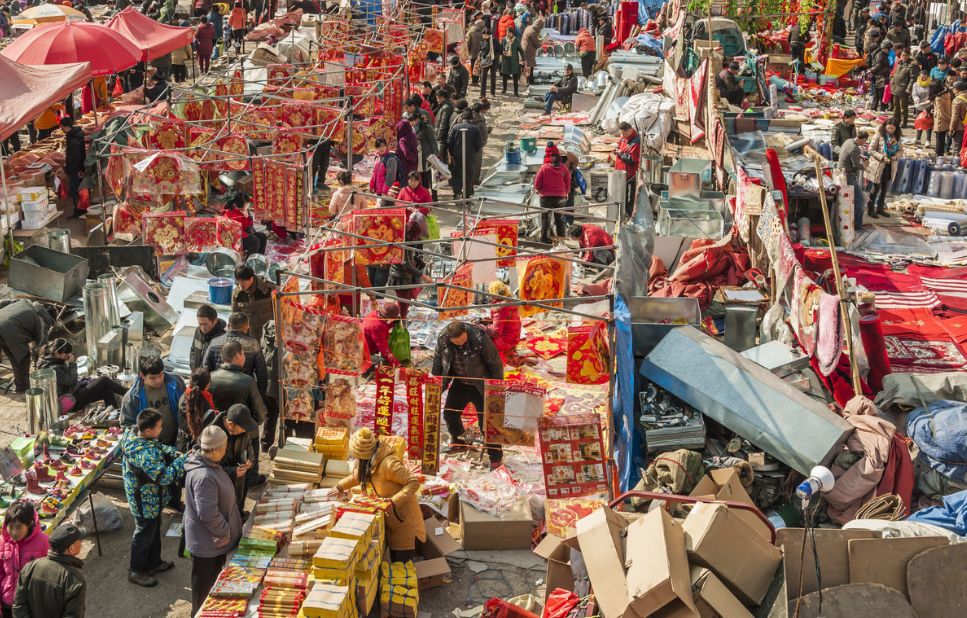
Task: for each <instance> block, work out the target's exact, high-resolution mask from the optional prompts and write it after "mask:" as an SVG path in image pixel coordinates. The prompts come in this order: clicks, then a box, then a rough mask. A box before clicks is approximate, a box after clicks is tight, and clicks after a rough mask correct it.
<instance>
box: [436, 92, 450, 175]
mask: <svg viewBox="0 0 967 618" xmlns="http://www.w3.org/2000/svg"><path fill="white" fill-rule="evenodd" d="M450 95H451V92H450V90H449V88H441V89H440V90H438V91H437V93H436V97H437V101H439V103H440V105H439V107H438V108H437V110H436V127H435V129H436V140H437V146H438V148H439V150H438V152H439V153H440V154H441V155H442V158H443V159H446V158H447V138H448V137H449V136H450V125H451V124H453V101H451V97H450Z"/></svg>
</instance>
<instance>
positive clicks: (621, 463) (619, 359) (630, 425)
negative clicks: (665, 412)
mask: <svg viewBox="0 0 967 618" xmlns="http://www.w3.org/2000/svg"><path fill="white" fill-rule="evenodd" d="M614 324H615V366H616V368H615V378H614V379H615V384H614V398H613V399H612V402H611V410H612V425H613V427H614V460H615V463H616V467H617V471H618V490H619V492H625V491H628V490H629V489H631V488H632V487H634V486H635V485H636V484H637V483H638V481H639V480H640V479H641V472H640V470H641V469H643V468H644V467H645V459H644V457H643V454H644V452H645V449H644V442H645V441H644V436H642V435H641V433H640V432H639V431H638V429H637V423H636V422H635V357H634V353H633V352H632V342H631V310H629V309H628V305H627V303H625V300H624V298H623V297H622V296H621V294H615V296H614Z"/></svg>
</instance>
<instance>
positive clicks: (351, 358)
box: [322, 315, 370, 376]
mask: <svg viewBox="0 0 967 618" xmlns="http://www.w3.org/2000/svg"><path fill="white" fill-rule="evenodd" d="M322 349H323V360H324V364H325V367H326V369H327V370H328V371H330V372H332V373H341V374H348V375H353V376H358V375H362V374H363V372H365V371H366V370H367V369H369V366H370V360H369V353H368V352H367V351H366V338H365V337H364V336H363V321H362V320H361V319H359V318H350V317H346V316H343V315H332V316H329V318H328V319H327V320H326V327H325V330H324V331H323V336H322Z"/></svg>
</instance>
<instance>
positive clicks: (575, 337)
mask: <svg viewBox="0 0 967 618" xmlns="http://www.w3.org/2000/svg"><path fill="white" fill-rule="evenodd" d="M565 376H566V380H567V382H568V384H605V383H607V381H608V379H609V378H610V377H611V370H610V368H609V367H608V337H607V334H606V331H605V327H604V322H598V323H597V324H594V325H587V326H568V327H567V365H566V371H565Z"/></svg>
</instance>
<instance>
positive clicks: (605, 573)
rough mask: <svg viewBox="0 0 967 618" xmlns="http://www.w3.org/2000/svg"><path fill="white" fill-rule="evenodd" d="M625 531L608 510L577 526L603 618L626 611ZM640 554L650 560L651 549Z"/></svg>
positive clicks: (615, 617) (614, 617) (624, 522)
mask: <svg viewBox="0 0 967 618" xmlns="http://www.w3.org/2000/svg"><path fill="white" fill-rule="evenodd" d="M627 527H628V521H627V520H626V519H624V518H623V517H621V516H620V515H619V514H618V513H615V512H614V511H612V510H611V509H609V508H600V509H598V510H597V511H595V512H593V513H591V514H590V515H588V516H587V517H583V518H582V519H579V520H578V523H577V537H578V544H579V546H580V548H581V554H582V555H583V556H584V563H585V565H586V566H587V569H588V578H589V579H590V580H591V587H592V588H594V596H595V598H596V599H597V601H598V607H599V609H600V610H601V614H602V615H603V616H604V618H619V617H620V616H623V615H624V613H625V609H626V608H627V607H628V585H627V582H626V581H625V539H624V531H625V529H626V528H627ZM643 551H645V554H644V555H645V556H649V557H650V555H651V551H652V550H651V549H645V550H643ZM683 551H684V550H683Z"/></svg>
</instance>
